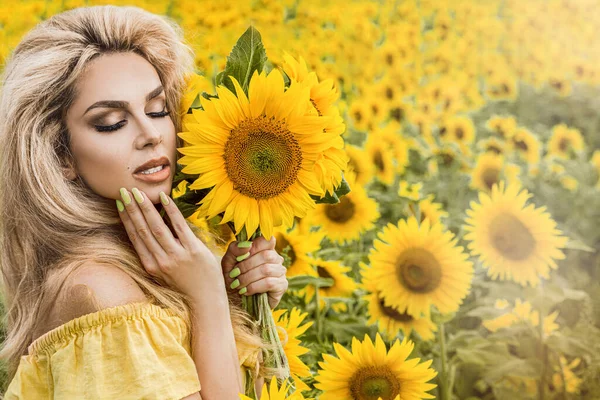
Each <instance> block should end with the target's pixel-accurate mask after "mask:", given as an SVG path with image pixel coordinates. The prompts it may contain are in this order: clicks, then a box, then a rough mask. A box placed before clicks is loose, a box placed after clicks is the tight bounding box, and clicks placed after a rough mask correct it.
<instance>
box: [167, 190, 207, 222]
mask: <svg viewBox="0 0 600 400" xmlns="http://www.w3.org/2000/svg"><path fill="white" fill-rule="evenodd" d="M210 190H211V189H201V190H188V191H187V192H185V193H184V194H182V195H181V196H179V197H177V198H176V199H173V201H174V202H175V205H176V206H177V208H179V211H181V214H182V215H183V217H184V218H188V217H189V216H191V215H192V214H193V213H195V212H196V211H198V208H199V205H198V203H200V201H202V199H203V198H204V197H205V196H206V195H207V194H208V192H210Z"/></svg>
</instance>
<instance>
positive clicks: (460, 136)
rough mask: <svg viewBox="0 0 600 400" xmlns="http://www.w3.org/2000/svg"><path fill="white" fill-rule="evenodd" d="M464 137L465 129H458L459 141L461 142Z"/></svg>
mask: <svg viewBox="0 0 600 400" xmlns="http://www.w3.org/2000/svg"><path fill="white" fill-rule="evenodd" d="M464 137H465V131H464V130H463V128H461V127H458V128H456V138H457V139H458V140H461V139H462V138H464Z"/></svg>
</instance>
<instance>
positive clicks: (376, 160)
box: [373, 150, 385, 172]
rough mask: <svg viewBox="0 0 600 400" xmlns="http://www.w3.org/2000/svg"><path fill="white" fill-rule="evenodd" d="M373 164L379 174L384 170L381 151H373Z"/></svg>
mask: <svg viewBox="0 0 600 400" xmlns="http://www.w3.org/2000/svg"><path fill="white" fill-rule="evenodd" d="M373 164H375V167H376V168H377V170H378V171H380V172H381V171H383V170H385V165H384V164H383V154H381V150H375V153H374V154H373Z"/></svg>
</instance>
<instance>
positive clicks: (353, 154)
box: [345, 145, 373, 190]
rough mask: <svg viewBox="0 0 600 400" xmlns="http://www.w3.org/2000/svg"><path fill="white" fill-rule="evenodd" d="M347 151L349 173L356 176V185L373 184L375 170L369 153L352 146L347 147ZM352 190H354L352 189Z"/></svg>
mask: <svg viewBox="0 0 600 400" xmlns="http://www.w3.org/2000/svg"><path fill="white" fill-rule="evenodd" d="M345 150H346V154H347V155H348V171H352V172H354V174H355V175H356V184H357V185H361V186H364V185H366V184H368V183H369V182H371V180H372V179H373V168H372V166H371V161H370V160H369V155H368V154H367V152H366V151H364V150H363V149H361V148H359V147H356V146H352V145H347V146H346V147H345ZM351 189H352V190H353V189H354V188H353V187H351Z"/></svg>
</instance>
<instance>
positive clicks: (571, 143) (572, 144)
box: [548, 124, 585, 159]
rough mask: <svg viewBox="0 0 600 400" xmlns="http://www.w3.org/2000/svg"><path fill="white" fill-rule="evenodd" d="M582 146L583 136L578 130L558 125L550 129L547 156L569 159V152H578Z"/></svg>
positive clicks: (583, 144)
mask: <svg viewBox="0 0 600 400" xmlns="http://www.w3.org/2000/svg"><path fill="white" fill-rule="evenodd" d="M584 146H585V143H584V140H583V136H582V135H581V132H579V130H578V129H575V128H569V127H567V126H566V125H565V124H559V125H556V126H554V127H553V128H552V136H550V140H548V156H556V157H560V158H563V159H569V158H571V152H580V151H582V150H583V148H584Z"/></svg>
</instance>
